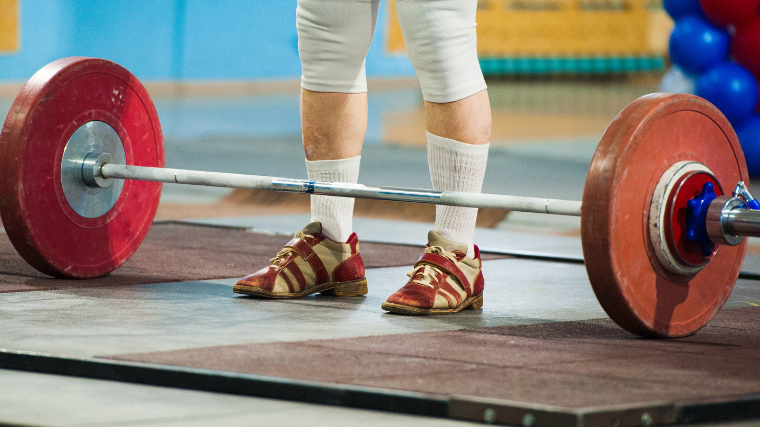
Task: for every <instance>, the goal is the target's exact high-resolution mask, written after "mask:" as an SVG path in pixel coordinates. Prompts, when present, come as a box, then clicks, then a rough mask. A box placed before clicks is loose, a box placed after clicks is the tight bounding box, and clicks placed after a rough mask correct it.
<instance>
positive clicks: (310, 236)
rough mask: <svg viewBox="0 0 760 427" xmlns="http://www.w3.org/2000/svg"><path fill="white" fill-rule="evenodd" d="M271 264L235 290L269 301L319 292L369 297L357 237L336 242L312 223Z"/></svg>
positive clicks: (238, 284) (235, 287) (353, 236)
mask: <svg viewBox="0 0 760 427" xmlns="http://www.w3.org/2000/svg"><path fill="white" fill-rule="evenodd" d="M269 263H270V265H269V266H268V267H264V268H262V269H261V270H259V271H257V272H255V273H253V274H251V275H248V276H246V277H244V278H242V279H241V280H240V281H239V282H237V284H236V285H235V286H234V287H233V288H232V290H233V291H234V292H236V293H239V294H247V295H256V296H259V297H265V298H300V297H305V296H307V295H311V294H314V293H317V292H321V293H323V294H327V295H334V296H339V297H350V296H360V295H365V294H366V293H367V279H366V278H365V277H364V261H362V257H361V255H359V239H358V238H357V237H356V233H353V234H351V236H350V237H349V238H348V241H346V243H341V242H336V241H334V240H331V239H329V238H327V237H326V236H325V235H323V234H322V224H320V223H319V222H312V223H309V224H307V225H306V227H304V228H303V230H301V231H299V232H297V233H296V235H295V237H293V239H292V240H291V241H290V242H288V244H287V245H285V248H283V250H281V251H280V252H279V253H278V254H277V256H275V257H274V258H272V259H271V260H269Z"/></svg>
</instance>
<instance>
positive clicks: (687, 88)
mask: <svg viewBox="0 0 760 427" xmlns="http://www.w3.org/2000/svg"><path fill="white" fill-rule="evenodd" d="M660 92H668V93H690V94H692V95H693V94H695V93H697V78H696V77H694V76H691V75H689V74H686V73H684V72H683V70H681V69H680V68H679V67H678V65H674V66H673V67H672V68H671V69H670V70H668V72H667V73H665V77H663V78H662V82H661V83H660Z"/></svg>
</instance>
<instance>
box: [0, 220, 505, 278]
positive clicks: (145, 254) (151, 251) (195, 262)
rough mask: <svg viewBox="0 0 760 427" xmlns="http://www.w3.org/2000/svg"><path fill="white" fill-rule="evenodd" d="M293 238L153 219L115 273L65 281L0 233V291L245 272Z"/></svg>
mask: <svg viewBox="0 0 760 427" xmlns="http://www.w3.org/2000/svg"><path fill="white" fill-rule="evenodd" d="M290 239H291V236H287V235H271V234H264V233H251V232H249V231H247V229H243V228H235V227H218V226H206V225H197V224H187V223H175V222H163V223H155V224H154V225H153V227H151V229H150V232H149V233H148V235H147V237H146V238H145V241H144V242H143V243H142V245H140V247H139V248H138V250H137V251H136V252H135V254H134V255H133V256H132V258H130V259H129V260H127V262H125V263H124V265H122V266H121V267H120V268H118V269H117V270H116V271H114V272H113V273H111V274H109V275H107V276H105V277H101V278H98V279H92V280H62V279H55V278H51V277H50V276H47V275H45V274H42V273H40V272H38V271H37V270H35V269H34V268H32V267H31V266H29V265H28V264H27V263H26V262H25V261H24V260H23V259H22V258H21V256H19V255H18V253H17V252H16V250H15V249H14V248H13V245H12V244H11V243H10V241H9V240H8V236H7V235H6V234H4V233H2V234H0V293H3V292H20V291H39V290H50V289H70V288H83V287H93V286H103V285H137V284H146V283H166V282H180V281H190V280H208V279H221V278H233V277H242V276H244V275H246V274H249V273H252V272H254V271H256V270H258V269H260V268H262V267H264V266H266V265H267V263H268V261H269V259H270V258H272V257H273V256H274V255H275V254H276V253H277V252H278V251H279V250H280V249H282V247H283V246H284V245H285V243H287V242H288V241H289V240H290ZM360 248H361V253H362V257H363V258H364V262H365V266H366V267H367V268H376V267H394V266H401V265H412V264H414V262H415V261H416V260H417V259H418V258H419V257H420V255H421V254H422V248H421V247H420V246H410V245H394V244H387V243H372V242H362V243H361V246H360ZM483 258H484V259H495V258H504V256H502V255H489V254H484V255H483Z"/></svg>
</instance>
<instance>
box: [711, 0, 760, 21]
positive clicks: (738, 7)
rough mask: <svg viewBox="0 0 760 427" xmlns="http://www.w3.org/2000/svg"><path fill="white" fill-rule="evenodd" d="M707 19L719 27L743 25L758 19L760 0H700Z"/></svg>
mask: <svg viewBox="0 0 760 427" xmlns="http://www.w3.org/2000/svg"><path fill="white" fill-rule="evenodd" d="M699 5H700V7H701V8H702V12H704V15H705V16H706V17H707V19H708V20H709V21H710V22H712V23H713V24H715V25H717V26H719V27H723V28H725V27H727V26H729V25H733V26H735V27H741V26H742V25H744V24H746V23H748V22H750V21H752V20H755V19H757V18H758V17H759V16H760V15H759V14H758V8H760V0H699Z"/></svg>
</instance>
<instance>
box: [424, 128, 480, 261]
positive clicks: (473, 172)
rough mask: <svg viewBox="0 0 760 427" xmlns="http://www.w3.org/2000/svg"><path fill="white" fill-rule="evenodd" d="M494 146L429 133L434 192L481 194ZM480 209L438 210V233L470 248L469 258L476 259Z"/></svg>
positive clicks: (446, 208)
mask: <svg viewBox="0 0 760 427" xmlns="http://www.w3.org/2000/svg"><path fill="white" fill-rule="evenodd" d="M490 145H491V144H490V143H489V144H484V145H471V144H465V143H463V142H459V141H454V140H453V139H448V138H444V137H441V136H437V135H433V134H431V133H430V132H428V133H427V153H428V166H429V168H430V179H431V180H432V181H433V189H434V190H436V191H462V192H469V193H480V190H481V189H482V187H483V177H484V176H485V173H486V162H487V161H488V147H489V146H490ZM477 217H478V209H477V208H463V207H459V206H442V205H438V206H436V207H435V231H436V232H437V233H438V234H440V235H441V237H443V238H444V239H446V240H451V241H454V242H458V243H464V244H466V245H467V256H469V257H470V258H472V257H474V256H475V250H474V248H473V240H474V235H475V221H476V220H477Z"/></svg>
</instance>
